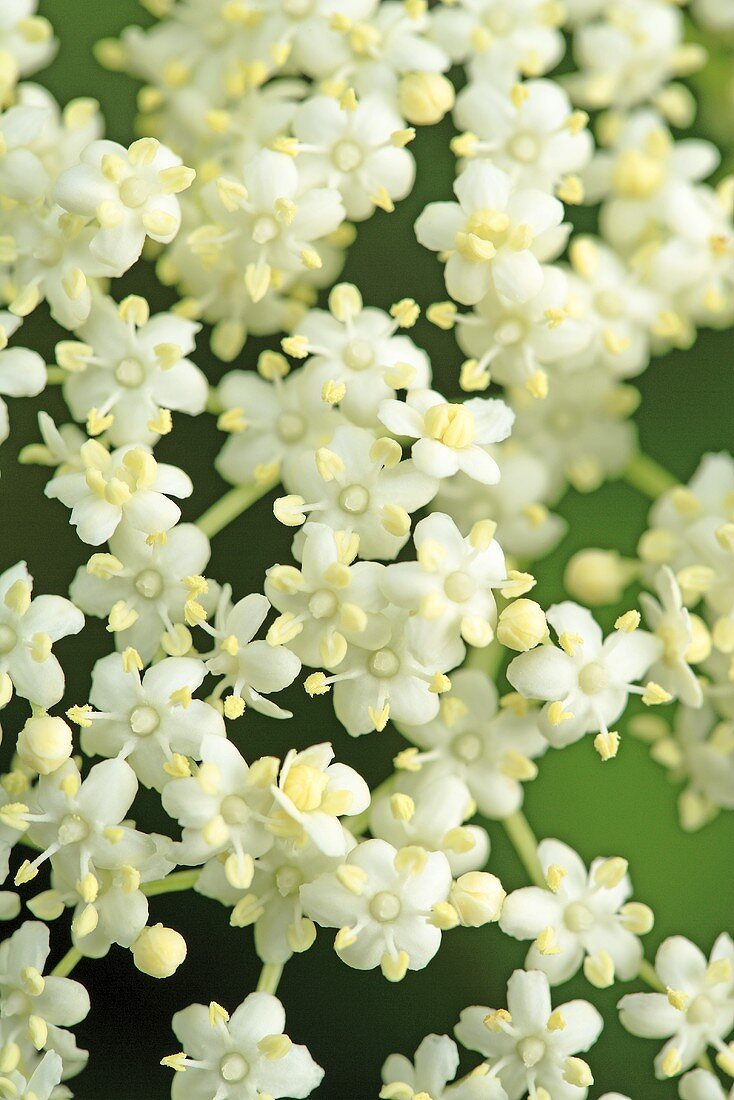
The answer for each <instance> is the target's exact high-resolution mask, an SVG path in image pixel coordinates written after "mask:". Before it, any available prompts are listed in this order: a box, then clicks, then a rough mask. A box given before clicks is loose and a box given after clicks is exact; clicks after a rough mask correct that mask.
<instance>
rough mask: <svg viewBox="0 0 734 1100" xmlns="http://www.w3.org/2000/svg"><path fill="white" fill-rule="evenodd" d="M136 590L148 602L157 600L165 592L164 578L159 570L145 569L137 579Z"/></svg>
mask: <svg viewBox="0 0 734 1100" xmlns="http://www.w3.org/2000/svg"><path fill="white" fill-rule="evenodd" d="M135 588H136V589H137V591H138V592H139V593H140V595H141V596H143V597H144V598H145V599H146V600H155V599H157V598H158V596H160V594H161V592H162V591H163V577H162V576H161V575H160V573H159V572H158V570H157V569H143V571H142V573H138V575H137V577H136V578H135Z"/></svg>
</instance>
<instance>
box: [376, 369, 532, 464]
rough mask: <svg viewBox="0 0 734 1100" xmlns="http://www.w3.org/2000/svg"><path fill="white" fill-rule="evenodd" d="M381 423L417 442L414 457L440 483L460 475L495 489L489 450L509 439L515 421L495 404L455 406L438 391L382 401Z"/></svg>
mask: <svg viewBox="0 0 734 1100" xmlns="http://www.w3.org/2000/svg"><path fill="white" fill-rule="evenodd" d="M379 418H380V420H381V421H382V423H383V424H384V425H385V427H386V428H388V429H389V430H390V431H391V432H393V433H394V434H395V435H399V436H407V437H408V438H411V439H415V440H417V442H415V443H414V444H413V446H412V447H411V451H410V453H411V455H412V458H413V462H414V463H415V466H416V468H417V469H418V470H420V471H422V472H423V473H424V474H428V475H429V476H431V477H435V478H438V479H442V478H446V477H452V476H453V475H454V474H455V473H457V472H458V471H459V470H461V471H462V472H463V473H465V474H468V475H469V477H471V478H473V479H474V480H475V481H481V482H482V483H483V484H485V485H492V484H494V483H495V482H496V481H498V480H499V476H500V474H499V468H498V466H497V463H496V462H495V461H494V459H493V458H492V456H491V454H490V453H489V451H488V449H487V448H488V447H490V446H491V445H492V444H493V443H499V442H500V441H501V440H503V439H506V438H507V436H508V435H509V434H510V431H511V429H512V424H513V421H514V419H515V416H514V413H513V412H512V409H510V408H509V406H508V405H506V404H505V402H504V401H500V400H498V399H497V398H487V397H473V398H470V399H469V400H467V401H463V402H461V403H460V404H452V403H450V402H447V401H445V400H444V398H443V397H442V396H441V394H440V393H437V392H436V391H435V390H411V391H410V392H409V393H408V395H407V397H406V399H405V401H384V402H383V403H382V404H381V405H380V411H379Z"/></svg>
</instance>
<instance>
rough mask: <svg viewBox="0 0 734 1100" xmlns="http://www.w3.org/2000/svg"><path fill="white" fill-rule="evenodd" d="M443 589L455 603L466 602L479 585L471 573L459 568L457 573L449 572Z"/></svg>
mask: <svg viewBox="0 0 734 1100" xmlns="http://www.w3.org/2000/svg"><path fill="white" fill-rule="evenodd" d="M443 590H444V592H445V593H446V595H447V596H448V598H449V599H450V600H452V601H453V602H454V603H464V602H465V601H466V600H469V599H471V597H472V596H473V595H474V593H475V592H476V590H477V586H476V584H475V582H474V578H473V577H472V576H470V575H469V573H464V572H463V571H462V570H457V572H456V573H449V575H448V577H447V578H446V580H445V581H444V585H443Z"/></svg>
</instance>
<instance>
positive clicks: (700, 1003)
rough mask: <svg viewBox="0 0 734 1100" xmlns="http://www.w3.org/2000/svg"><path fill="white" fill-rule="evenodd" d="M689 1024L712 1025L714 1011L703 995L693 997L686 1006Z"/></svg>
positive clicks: (714, 1015)
mask: <svg viewBox="0 0 734 1100" xmlns="http://www.w3.org/2000/svg"><path fill="white" fill-rule="evenodd" d="M686 1015H687V1017H688V1022H689V1023H691V1024H712V1023H713V1022H714V1019H715V1017H716V1011H715V1009H714V1006H713V1005H712V1004H711V1001H710V1000H709V998H708V997H706V996H705V995H704V994H703V993H700V994H699V995H698V997H694V998H693V1000H692V1001H691V1003H690V1005H689V1006H688V1012H687V1013H686Z"/></svg>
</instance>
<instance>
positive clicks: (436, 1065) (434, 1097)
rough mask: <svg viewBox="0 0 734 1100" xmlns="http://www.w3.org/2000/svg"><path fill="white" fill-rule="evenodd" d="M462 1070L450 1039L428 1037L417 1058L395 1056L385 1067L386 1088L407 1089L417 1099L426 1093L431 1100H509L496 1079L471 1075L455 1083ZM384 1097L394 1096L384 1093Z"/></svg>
mask: <svg viewBox="0 0 734 1100" xmlns="http://www.w3.org/2000/svg"><path fill="white" fill-rule="evenodd" d="M458 1069H459V1051H458V1050H457V1047H456V1043H455V1042H454V1041H453V1039H450V1038H449V1037H448V1035H427V1036H426V1038H425V1039H423V1040H422V1042H421V1043H420V1045H419V1046H418V1049H417V1050H416V1052H415V1055H414V1056H413V1061H412V1062H411V1061H410V1059H408V1058H406V1057H405V1055H403V1054H391V1055H390V1057H389V1058H388V1059H387V1060H386V1061H385V1064H384V1065H383V1067H382V1080H383V1081H384V1083H385V1085H393V1084H394V1085H397V1084H401V1085H403V1084H404V1085H406V1086H407V1088H409V1089H412V1091H413V1095H414V1096H420V1094H421V1093H424V1094H425V1095H426V1096H430V1097H431V1100H507V1093H506V1092H505V1090H504V1089H503V1088H502V1085H501V1084H500V1083H499V1081H498V1080H497V1078H496V1077H494V1078H491V1079H490V1078H488V1077H483V1076H482V1075H481V1074H469V1075H468V1076H467V1077H464V1078H462V1079H461V1080H459V1081H455V1080H454V1078H455V1077H456V1073H457V1071H458ZM380 1095H381V1096H390V1095H392V1093H391V1092H390V1090H389V1089H383V1091H382V1092H381V1093H380Z"/></svg>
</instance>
